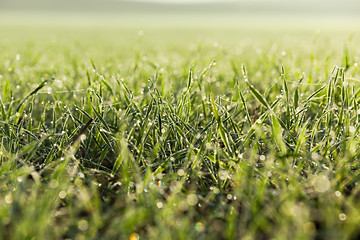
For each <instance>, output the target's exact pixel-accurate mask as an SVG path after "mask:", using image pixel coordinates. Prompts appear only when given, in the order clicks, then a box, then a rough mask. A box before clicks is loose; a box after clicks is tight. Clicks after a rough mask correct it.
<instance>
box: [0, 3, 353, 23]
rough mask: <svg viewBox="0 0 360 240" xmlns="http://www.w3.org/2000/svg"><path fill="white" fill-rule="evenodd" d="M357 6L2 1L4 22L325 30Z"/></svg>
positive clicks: (347, 19)
mask: <svg viewBox="0 0 360 240" xmlns="http://www.w3.org/2000/svg"><path fill="white" fill-rule="evenodd" d="M359 11H360V1H357V0H341V1H340V0H317V1H315V0H302V1H292V0H192V1H190V0H134V1H129V0H61V1H60V0H0V20H1V24H2V25H9V24H13V25H16V24H37V25H39V24H42V25H45V24H57V25H68V24H69V25H76V24H80V25H90V26H91V25H99V24H111V25H121V26H136V25H137V26H141V25H159V24H160V25H173V26H175V27H176V26H177V27H180V26H187V27H191V26H192V27H196V26H214V25H220V26H223V27H226V26H228V27H231V26H234V25H240V26H244V25H251V26H250V27H255V26H259V25H263V26H267V25H273V24H277V26H278V27H286V26H288V25H289V24H296V25H298V26H303V27H315V28H325V29H326V28H334V27H342V28H349V27H354V25H355V24H351V23H354V22H356V23H358V22H359V14H358V13H359ZM189 23H191V26H188V24H189ZM229 25H230V26H229ZM349 25H351V26H349Z"/></svg>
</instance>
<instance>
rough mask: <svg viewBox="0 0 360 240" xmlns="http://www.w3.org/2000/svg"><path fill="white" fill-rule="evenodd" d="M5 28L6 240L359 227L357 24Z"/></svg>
mask: <svg viewBox="0 0 360 240" xmlns="http://www.w3.org/2000/svg"><path fill="white" fill-rule="evenodd" d="M119 29H121V31H119ZM1 30H2V33H3V34H4V35H3V36H5V37H2V38H1V41H0V50H1V53H2V54H1V55H0V74H1V77H0V78H1V81H0V86H1V100H0V110H1V117H0V118H1V120H0V121H1V124H0V143H1V146H0V149H1V150H0V152H1V154H0V186H1V188H0V239H62V238H64V239H104V238H105V239H240V238H241V239H270V238H272V239H357V238H359V236H360V229H359V222H360V208H359V206H360V202H359V201H360V187H359V185H358V182H359V178H360V165H359V154H360V152H359V141H360V136H359V131H360V127H359V113H360V111H359V107H358V103H359V101H360V90H359V80H358V78H359V65H358V63H359V61H360V52H359V50H358V49H357V48H356V46H357V45H358V43H359V38H358V37H359V36H358V35H356V34H355V35H350V34H349V33H348V32H347V31H345V32H342V31H341V29H340V30H339V31H332V32H325V33H320V34H315V35H314V32H313V31H305V30H303V31H302V32H301V31H297V30H292V31H290V30H289V31H287V30H286V31H285V30H281V29H280V30H274V31H273V30H272V31H266V30H251V29H246V28H244V29H243V31H233V29H227V30H226V29H225V30H219V31H213V30H211V29H208V30H204V29H196V28H194V29H182V30H178V29H170V28H168V29H167V31H163V30H162V29H161V28H153V29H151V28H149V29H147V28H146V29H143V31H144V36H142V34H141V33H140V34H138V29H136V30H133V29H124V28H116V27H113V28H108V29H98V30H97V31H95V30H90V29H88V30H86V29H76V28H74V29H65V28H61V27H58V28H55V29H51V28H47V27H38V28H36V27H34V28H32V29H31V31H29V30H28V29H27V28H25V27H21V26H11V27H8V26H1ZM219 33H221V34H219ZM129 39H130V40H131V41H129Z"/></svg>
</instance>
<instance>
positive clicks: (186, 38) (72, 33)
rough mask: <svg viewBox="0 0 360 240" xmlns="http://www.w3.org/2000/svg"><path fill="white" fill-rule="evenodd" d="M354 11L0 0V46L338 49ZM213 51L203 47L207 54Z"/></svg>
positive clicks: (309, 4)
mask: <svg viewBox="0 0 360 240" xmlns="http://www.w3.org/2000/svg"><path fill="white" fill-rule="evenodd" d="M359 12H360V1H358V0H317V1H315V0H302V1H293V0H192V1H190V0H136V1H135V0H134V1H129V0H0V35H2V36H1V38H0V48H1V46H2V47H3V48H7V49H9V47H8V46H12V48H14V50H13V51H14V54H16V53H17V52H19V51H26V49H28V46H29V44H30V45H31V44H32V45H34V47H33V49H40V48H39V47H37V46H47V48H48V49H50V50H49V51H48V52H49V53H50V52H51V53H52V54H53V55H54V58H59V57H58V56H56V54H55V53H54V47H52V46H53V45H56V46H62V48H66V47H67V46H68V45H69V43H71V44H75V45H76V46H78V48H80V46H82V48H83V50H82V52H83V53H84V59H88V58H89V57H96V56H100V57H103V56H104V55H106V56H109V55H111V54H115V53H114V52H117V57H118V56H119V55H121V56H122V57H125V58H126V57H127V56H128V55H132V54H133V53H134V52H141V51H142V50H143V52H144V53H143V54H145V53H146V54H149V56H156V57H154V59H159V58H160V57H159V56H167V55H170V53H171V51H173V52H178V53H181V52H182V51H185V52H188V53H189V54H192V51H194V49H200V48H201V47H202V46H208V47H211V49H212V47H213V46H215V47H219V46H220V47H223V49H227V51H228V52H232V53H234V52H239V53H238V54H240V52H241V51H243V50H242V49H251V50H252V52H251V53H249V54H250V55H251V54H257V52H259V49H261V48H263V49H266V52H270V51H279V52H282V51H283V50H287V49H292V50H294V49H297V48H301V49H303V50H304V49H306V50H307V51H309V52H311V51H312V49H313V48H319V49H320V48H328V49H331V50H332V51H334V52H340V51H343V46H344V43H346V42H349V41H348V40H349V39H353V40H352V43H353V44H355V43H356V41H357V40H358V39H359V36H358V35H359V33H360V31H359V30H360V14H359ZM318 36H320V41H319V43H316V42H315V41H316V39H318ZM325 41H326V44H321V43H322V42H325ZM16 43H17V45H16ZM315 43H316V44H317V45H316V44H315ZM14 46H18V47H17V48H18V49H15V47H14ZM19 46H22V47H23V50H21V49H19V48H20V47H19ZM99 46H101V47H99ZM139 46H141V48H140V47H139ZM165 46H166V47H165ZM57 49H60V48H57ZM114 49H117V50H116V51H114ZM141 49H142V50H141ZM219 49H220V48H218V50H216V51H215V50H214V52H211V51H210V50H209V49H207V50H206V51H205V50H204V51H203V53H204V54H205V53H206V54H207V55H209V56H211V57H215V56H217V55H219V54H223V53H222V52H223V50H221V49H220V50H219ZM322 50H324V49H322ZM249 51H250V50H249ZM319 51H320V50H319ZM199 52H201V51H199ZM324 52H325V51H324ZM152 53H153V55H151V54H152ZM161 53H162V54H161ZM327 55H328V56H331V55H333V53H332V52H329V53H327ZM50 57H51V54H49V58H50ZM185 58H186V56H185ZM188 58H189V57H188ZM199 58H200V57H199ZM203 58H204V59H205V60H204V61H208V59H207V58H205V57H203ZM189 59H191V58H189ZM330 59H333V58H332V57H331V58H330Z"/></svg>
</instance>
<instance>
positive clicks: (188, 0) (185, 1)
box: [134, 0, 236, 4]
mask: <svg viewBox="0 0 360 240" xmlns="http://www.w3.org/2000/svg"><path fill="white" fill-rule="evenodd" d="M134 1H136V2H153V3H167V4H170V3H174V4H189V3H210V2H236V0H134Z"/></svg>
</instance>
